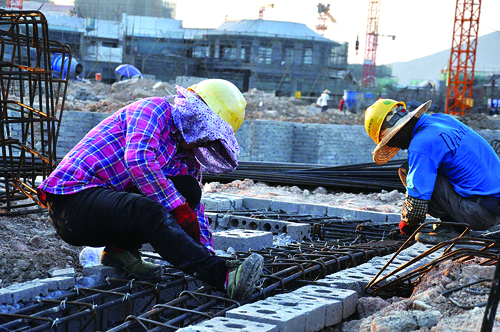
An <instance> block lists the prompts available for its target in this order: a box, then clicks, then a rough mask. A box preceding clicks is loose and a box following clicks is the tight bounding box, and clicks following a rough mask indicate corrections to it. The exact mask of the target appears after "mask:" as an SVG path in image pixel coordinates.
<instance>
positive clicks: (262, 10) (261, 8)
mask: <svg viewBox="0 0 500 332" xmlns="http://www.w3.org/2000/svg"><path fill="white" fill-rule="evenodd" d="M266 7H271V8H274V3H272V4H269V5H265V6H261V7H260V8H259V20H263V19H264V11H265V10H266Z"/></svg>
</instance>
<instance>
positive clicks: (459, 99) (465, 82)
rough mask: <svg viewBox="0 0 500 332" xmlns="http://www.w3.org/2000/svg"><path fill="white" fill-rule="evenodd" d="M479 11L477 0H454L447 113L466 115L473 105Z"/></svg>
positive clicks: (479, 6) (478, 0)
mask: <svg viewBox="0 0 500 332" xmlns="http://www.w3.org/2000/svg"><path fill="white" fill-rule="evenodd" d="M480 14H481V0H457V5H456V8H455V23H454V26H453V40H452V45H451V54H450V60H449V65H448V70H449V75H448V81H447V83H448V87H447V90H446V108H445V112H446V113H448V114H449V113H451V114H459V115H464V114H466V113H467V114H468V113H470V109H471V107H472V106H473V99H472V89H473V85H474V68H475V64H476V48H477V39H478V37H479V35H478V31H479V16H480Z"/></svg>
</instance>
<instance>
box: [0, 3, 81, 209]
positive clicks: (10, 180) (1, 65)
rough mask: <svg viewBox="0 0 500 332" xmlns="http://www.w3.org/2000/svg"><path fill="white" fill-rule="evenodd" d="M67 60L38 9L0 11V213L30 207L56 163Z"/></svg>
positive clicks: (64, 48) (67, 54)
mask: <svg viewBox="0 0 500 332" xmlns="http://www.w3.org/2000/svg"><path fill="white" fill-rule="evenodd" d="M54 55H58V60H59V61H62V64H61V65H60V66H58V67H59V69H58V71H55V70H53V69H52V64H51V61H52V59H53V57H54ZM70 64H71V50H70V48H69V47H68V46H67V45H64V44H62V43H60V42H56V41H50V40H49V28H48V23H47V20H46V18H45V16H44V15H43V14H42V13H41V12H38V11H0V107H1V111H0V122H1V125H0V140H1V147H0V162H1V164H0V215H5V214H12V213H13V210H14V209H18V210H17V211H16V212H17V213H25V212H27V211H30V210H31V211H32V210H33V209H27V207H30V206H34V205H36V204H37V198H36V186H37V184H39V182H40V181H42V180H43V179H45V178H46V177H47V176H48V175H49V174H50V172H51V171H52V170H53V169H54V167H55V165H56V163H57V160H56V156H57V155H56V144H57V136H58V134H59V126H60V123H61V118H62V112H63V107H64V101H65V96H66V90H67V83H68V76H69V75H68V74H69V68H70ZM29 199H31V200H29ZM26 200H28V201H26Z"/></svg>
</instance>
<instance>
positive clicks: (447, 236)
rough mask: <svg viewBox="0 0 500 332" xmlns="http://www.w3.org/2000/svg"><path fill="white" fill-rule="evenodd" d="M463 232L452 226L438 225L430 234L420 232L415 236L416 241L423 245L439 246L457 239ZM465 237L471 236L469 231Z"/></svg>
mask: <svg viewBox="0 0 500 332" xmlns="http://www.w3.org/2000/svg"><path fill="white" fill-rule="evenodd" d="M462 232H463V231H458V230H457V229H455V227H453V226H451V225H438V226H437V227H436V228H435V229H434V230H433V231H431V232H429V233H423V232H418V233H417V235H415V240H417V241H418V242H421V243H427V244H438V243H441V242H445V241H449V240H452V239H454V238H457V237H459V236H460V235H461V234H462ZM464 236H469V231H467V233H465V234H464Z"/></svg>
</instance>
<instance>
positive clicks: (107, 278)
mask: <svg viewBox="0 0 500 332" xmlns="http://www.w3.org/2000/svg"><path fill="white" fill-rule="evenodd" d="M106 282H107V283H108V285H110V286H111V283H110V282H109V277H106Z"/></svg>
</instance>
